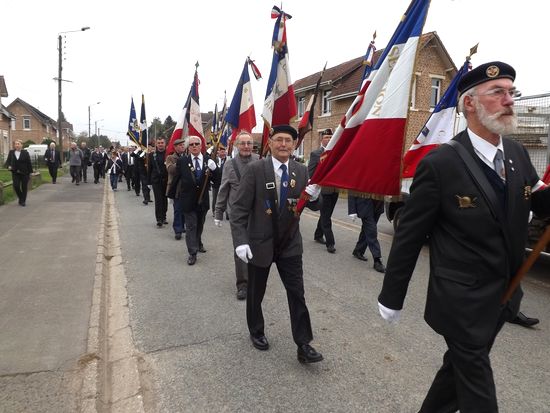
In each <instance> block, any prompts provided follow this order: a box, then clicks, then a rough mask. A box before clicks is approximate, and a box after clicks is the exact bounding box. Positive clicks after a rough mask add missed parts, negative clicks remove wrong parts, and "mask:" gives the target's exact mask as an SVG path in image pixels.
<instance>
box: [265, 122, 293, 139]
mask: <svg viewBox="0 0 550 413" xmlns="http://www.w3.org/2000/svg"><path fill="white" fill-rule="evenodd" d="M276 133H288V134H289V135H290V136H292V139H294V140H296V139H298V132H297V131H296V129H294V128H293V127H292V126H290V125H274V126H273V127H272V128H271V134H270V136H273V135H275V134H276Z"/></svg>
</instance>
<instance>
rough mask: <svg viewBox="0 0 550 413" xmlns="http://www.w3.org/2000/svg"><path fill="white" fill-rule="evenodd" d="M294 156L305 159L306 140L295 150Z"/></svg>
mask: <svg viewBox="0 0 550 413" xmlns="http://www.w3.org/2000/svg"><path fill="white" fill-rule="evenodd" d="M294 156H295V157H297V158H300V159H304V141H302V143H301V144H300V146H298V147H297V148H296V149H295V150H294Z"/></svg>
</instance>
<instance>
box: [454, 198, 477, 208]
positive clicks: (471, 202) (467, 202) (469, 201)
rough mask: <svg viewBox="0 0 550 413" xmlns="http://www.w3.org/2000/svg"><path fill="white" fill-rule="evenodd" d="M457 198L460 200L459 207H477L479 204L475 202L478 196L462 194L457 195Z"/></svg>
mask: <svg viewBox="0 0 550 413" xmlns="http://www.w3.org/2000/svg"><path fill="white" fill-rule="evenodd" d="M455 196H456V199H457V200H458V208H459V209H464V208H476V207H477V205H476V204H475V202H476V200H477V198H476V197H473V198H471V197H469V196H460V195H455Z"/></svg>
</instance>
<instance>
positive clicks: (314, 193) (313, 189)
mask: <svg viewBox="0 0 550 413" xmlns="http://www.w3.org/2000/svg"><path fill="white" fill-rule="evenodd" d="M306 193H307V194H308V195H309V196H310V197H311V198H310V200H311V201H315V200H316V199H317V198H319V194H320V193H321V187H320V186H319V185H317V184H310V185H308V186H306Z"/></svg>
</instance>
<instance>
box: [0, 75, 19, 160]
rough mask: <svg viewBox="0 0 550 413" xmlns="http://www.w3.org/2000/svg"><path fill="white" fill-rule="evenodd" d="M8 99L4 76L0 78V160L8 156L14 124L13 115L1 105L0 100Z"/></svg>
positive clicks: (0, 101)
mask: <svg viewBox="0 0 550 413" xmlns="http://www.w3.org/2000/svg"><path fill="white" fill-rule="evenodd" d="M7 97H8V89H7V88H6V82H5V81H4V76H0V158H2V159H4V158H5V157H6V156H8V152H9V151H10V149H11V147H12V140H11V136H10V135H11V133H10V132H11V128H12V125H13V122H15V115H14V114H13V113H11V112H10V111H9V110H8V109H7V108H6V107H5V106H4V105H3V104H2V98H7Z"/></svg>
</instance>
